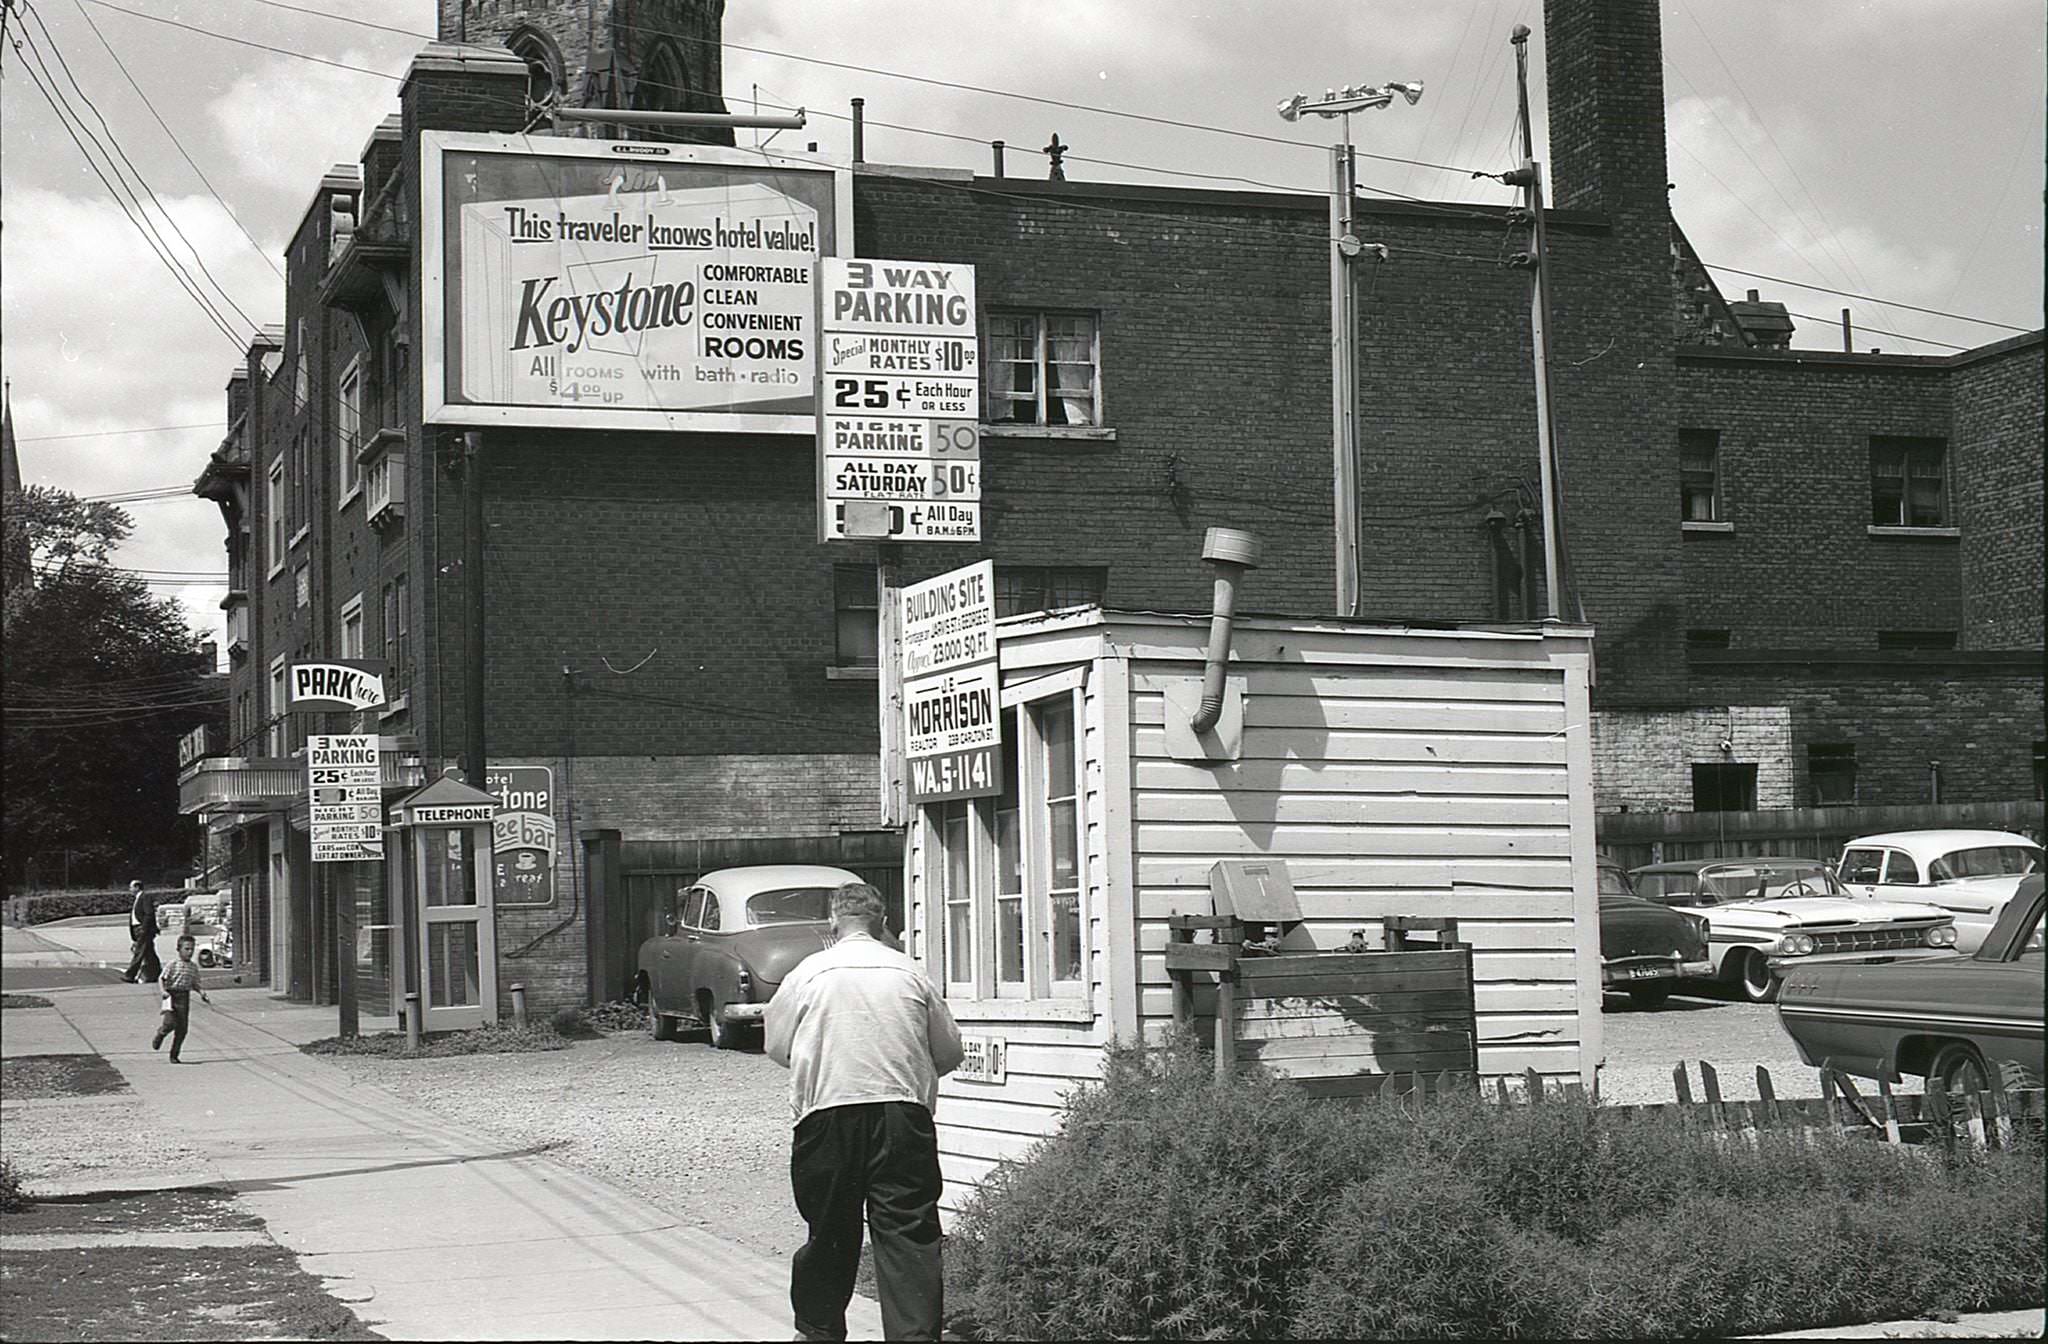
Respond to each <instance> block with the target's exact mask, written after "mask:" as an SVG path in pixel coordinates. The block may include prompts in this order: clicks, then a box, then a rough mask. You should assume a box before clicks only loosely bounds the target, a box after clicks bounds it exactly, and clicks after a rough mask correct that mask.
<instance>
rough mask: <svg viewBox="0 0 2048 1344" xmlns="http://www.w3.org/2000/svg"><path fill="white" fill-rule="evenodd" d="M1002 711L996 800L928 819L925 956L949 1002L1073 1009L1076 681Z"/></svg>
mask: <svg viewBox="0 0 2048 1344" xmlns="http://www.w3.org/2000/svg"><path fill="white" fill-rule="evenodd" d="M1046 680H1047V681H1050V682H1053V683H1055V685H1053V686H1050V687H1047V688H1044V689H1039V690H1036V692H1035V694H1033V695H1031V696H1030V697H1029V698H1023V697H1020V698H1019V699H1018V700H1017V701H1016V702H1015V703H1012V704H1009V705H1006V706H1005V707H1004V708H1003V711H1002V726H1003V759H1002V762H1001V770H1002V790H1003V791H1002V793H1001V794H1000V795H999V796H998V797H995V798H980V799H975V800H972V801H969V802H952V803H939V804H933V805H930V806H928V807H927V808H926V809H925V824H926V828H927V829H926V836H927V843H928V844H929V846H930V852H929V854H928V855H927V859H926V865H925V871H926V873H927V875H928V881H927V892H928V899H927V905H926V915H925V922H926V925H927V927H928V928H930V929H932V930H933V933H934V935H935V936H931V940H930V941H929V942H928V943H927V946H928V947H929V948H930V949H931V955H932V956H933V958H934V959H935V960H936V961H937V962H938V963H939V965H938V967H937V968H936V970H937V972H938V973H937V974H935V975H934V977H933V978H934V979H935V980H939V981H942V982H943V983H944V984H945V986H946V993H947V996H948V997H951V998H970V999H971V998H984V999H989V998H994V999H1057V998H1081V997H1084V996H1085V994H1086V986H1087V983H1088V944H1087V928H1088V910H1087V891H1086V883H1085V881H1084V876H1085V873H1084V866H1083V862H1084V861H1083V855H1084V853H1085V850H1084V848H1083V843H1082V842H1083V829H1082V828H1083V825H1084V822H1083V819H1082V816H1081V780H1082V778H1083V774H1082V762H1081V755H1080V750H1081V742H1080V736H1081V735H1080V733H1079V731H1078V725H1079V723H1080V717H1081V703H1082V702H1081V690H1080V672H1079V669H1076V670H1075V671H1074V672H1073V673H1071V674H1057V675H1055V676H1053V677H1051V678H1047V679H1046Z"/></svg>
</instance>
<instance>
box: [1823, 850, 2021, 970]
mask: <svg viewBox="0 0 2048 1344" xmlns="http://www.w3.org/2000/svg"><path fill="white" fill-rule="evenodd" d="M2040 871H2041V847H2040V846H2039V845H2037V844H2035V843H2034V842H2033V841H2032V840H2029V839H2027V837H2025V836H2024V835H2013V834H2011V833H2010V832H2008V831H1893V832H1890V833H1888V834H1885V835H1866V836H1864V837H1863V838H1862V839H1860V840H1851V841H1850V842H1849V843H1848V844H1847V845H1846V846H1844V847H1843V849H1842V861H1841V863H1840V865H1839V866H1838V867H1837V868H1836V873H1835V875H1836V876H1837V877H1839V878H1841V880H1842V885H1843V886H1845V887H1847V888H1848V889H1849V894H1850V895H1852V896H1858V897H1862V898H1865V899H1878V900H1888V901H1926V902H1928V903H1929V904H1931V905H1938V906H1940V907H1941V908H1942V909H1944V910H1946V911H1948V912H1949V913H1950V914H1952V915H1954V916H1955V917H1956V947H1957V949H1958V950H1960V951H1963V952H1975V951H1976V950H1977V947H1978V945H1979V944H1980V943H1982V942H1983V941H1984V937H1985V935H1986V934H1988V933H1990V932H1991V926H1992V925H1993V924H1994V923H1996V922H1997V920H1998V912H1999V911H2000V910H2002V909H2004V908H2005V903H2006V902H2007V901H2009V900H2011V899H2012V893H2013V890H2014V889H2015V888H2016V887H2018V886H2019V883H2020V878H2021V877H2023V876H2025V875H2026V874H2028V873H2038V872H2040Z"/></svg>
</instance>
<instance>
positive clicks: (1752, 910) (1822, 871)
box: [1629, 856, 1956, 1003]
mask: <svg viewBox="0 0 2048 1344" xmlns="http://www.w3.org/2000/svg"><path fill="white" fill-rule="evenodd" d="M1629 877H1630V879H1631V880H1632V881H1633V882H1634V883H1635V889H1636V894H1637V895H1639V896H1641V897H1643V898H1644V899H1645V900H1651V901H1656V902H1658V903H1659V904H1660V905H1668V906H1672V907H1674V908H1676V909H1681V910H1693V911H1697V912H1698V913H1699V914H1700V915H1701V916H1702V917H1703V918H1704V919H1705V920H1706V921H1707V951H1708V957H1709V960H1710V961H1712V963H1713V973H1712V978H1713V979H1714V980H1715V981H1717V982H1719V983H1721V984H1724V985H1727V986H1728V987H1730V988H1731V989H1733V990H1735V991H1736V992H1737V993H1739V994H1741V996H1742V997H1743V998H1745V999H1747V1000H1749V1001H1750V1002H1751V1003H1768V1002H1770V1001H1771V1000H1772V999H1775V998H1776V997H1777V996H1778V983H1779V977H1780V976H1781V975H1782V974H1783V973H1784V972H1785V971H1786V970H1788V969H1790V968H1791V967H1794V966H1801V965H1807V964H1810V963H1821V964H1828V963H1833V962H1856V963H1861V964H1873V963H1880V962H1889V961H1913V960H1918V959H1922V958H1928V957H1953V956H1954V955H1956V954H1955V950H1954V949H1955V943H1956V929H1955V917H1954V916H1952V915H1950V914H1949V913H1948V911H1946V910H1943V909H1942V908H1941V907H1939V906H1935V905H1927V904H1924V903H1920V902H1904V901H1878V900H1862V901H1859V900H1852V899H1850V896H1849V893H1848V891H1847V889H1846V888H1844V887H1843V886H1842V884H1841V883H1840V882H1837V881H1836V880H1835V876H1834V874H1833V873H1830V872H1829V871H1828V869H1827V865H1826V864H1824V863H1822V862H1821V861H1820V860H1819V859H1795V858H1779V857H1776V856H1764V857H1758V858H1742V859H1725V858H1724V859H1685V860H1681V861H1678V862H1674V863H1653V864H1649V865H1647V866H1645V867H1642V868H1635V869H1631V870H1630V872H1629Z"/></svg>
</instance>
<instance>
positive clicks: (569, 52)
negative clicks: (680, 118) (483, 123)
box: [439, 0, 733, 145]
mask: <svg viewBox="0 0 2048 1344" xmlns="http://www.w3.org/2000/svg"><path fill="white" fill-rule="evenodd" d="M439 3H440V36H441V40H442V41H443V42H461V43H467V44H469V45H472V46H485V47H507V48H509V49H510V50H511V51H512V52H513V53H514V54H515V55H517V56H518V57H519V58H520V59H521V60H523V61H525V62H526V68H527V72H528V75H527V92H528V94H529V96H531V97H532V98H533V99H534V100H535V101H537V102H539V101H545V100H547V99H549V98H555V97H559V98H560V99H561V100H562V101H563V102H564V103H567V104H568V105H570V106H574V107H616V108H631V109H635V110H639V111H645V112H724V111H725V110H726V106H725V90H724V83H723V79H724V75H723V70H722V68H721V67H722V64H723V62H722V61H721V59H720V47H719V42H720V39H721V37H722V36H723V32H724V26H725V0H439ZM541 124H542V125H546V122H545V121H543V122H542V123H541ZM575 125H576V129H575V130H574V131H570V130H568V129H567V128H566V127H565V128H564V131H563V133H565V134H586V135H604V136H618V135H627V136H630V137H631V138H634V139H640V140H688V141H694V142H697V143H699V144H715V145H730V144H732V143H733V134H732V131H731V130H730V129H729V128H724V127H701V128H674V129H669V128H661V129H656V128H652V127H632V128H620V127H605V126H602V125H601V124H597V123H581V122H579V123H576V124H575Z"/></svg>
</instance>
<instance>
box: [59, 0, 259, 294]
mask: <svg viewBox="0 0 2048 1344" xmlns="http://www.w3.org/2000/svg"><path fill="white" fill-rule="evenodd" d="M71 2H72V3H73V4H74V5H76V6H77V7H78V17H79V18H81V19H84V20H85V26H86V27H88V28H90V29H92V35H93V36H94V37H96V38H98V39H99V41H100V45H101V46H102V47H104V48H106V52H107V55H109V56H111V57H113V60H114V68H115V69H117V70H119V71H120V72H121V78H123V79H125V80H127V81H128V87H129V88H131V89H133V90H135V96H136V97H137V98H140V99H141V100H142V105H143V106H144V107H146V108H148V109H149V115H150V116H152V117H155V118H156V124H157V125H158V127H160V128H161V129H162V130H163V133H164V134H165V135H166V136H168V137H170V141H171V144H172V146H173V147H174V148H175V149H176V150H177V151H178V154H179V156H180V157H182V158H183V159H184V160H185V163H186V166H187V167H189V168H191V170H192V171H193V172H195V173H197V174H198V175H199V180H200V182H201V183H202V184H204V186H205V187H206V190H207V191H208V192H209V193H210V194H211V195H212V196H213V199H214V200H215V201H216V202H217V203H218V204H219V205H220V208H221V210H222V212H223V213H225V214H226V215H227V217H228V219H229V220H230V221H232V222H233V224H234V226H235V228H236V229H237V230H239V231H240V232H241V235H242V236H243V237H244V238H246V239H248V240H249V246H250V248H251V249H253V250H254V251H255V253H256V255H257V256H259V257H261V258H263V264H264V265H266V266H268V267H270V270H271V274H273V275H275V276H276V277H277V278H278V279H280V280H282V279H284V271H283V270H282V269H280V268H279V266H278V264H277V262H276V261H274V260H272V258H271V255H270V253H269V252H268V251H266V250H265V249H264V247H263V244H261V243H259V242H257V241H256V235H255V234H253V233H250V232H249V230H248V229H247V228H246V227H245V226H244V225H243V223H242V221H241V218H240V216H238V215H236V214H235V212H234V211H233V210H230V209H228V203H227V201H225V200H224V199H222V197H221V194H220V191H219V190H218V189H217V188H215V186H214V185H213V180H212V179H211V178H209V177H208V176H207V175H206V170H205V169H203V168H201V167H200V166H199V165H198V163H196V162H195V161H194V160H193V158H192V156H191V154H189V153H187V152H186V150H185V145H184V142H183V141H181V140H179V139H178V133H177V132H176V131H173V130H172V129H171V128H170V125H169V123H167V122H165V120H164V119H163V114H162V113H160V112H158V111H157V110H156V104H155V103H152V102H151V101H149V95H148V94H146V93H144V92H143V91H142V86H141V85H140V84H138V83H136V82H135V76H134V75H132V74H130V73H128V63H127V62H126V61H124V60H122V59H121V55H120V53H119V52H117V51H115V50H114V46H113V44H112V43H111V42H109V41H107V36H106V34H105V33H102V32H101V31H100V26H99V25H98V24H96V23H94V22H93V21H92V13H91V11H89V10H87V9H86V7H85V5H84V3H83V0H71Z"/></svg>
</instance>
